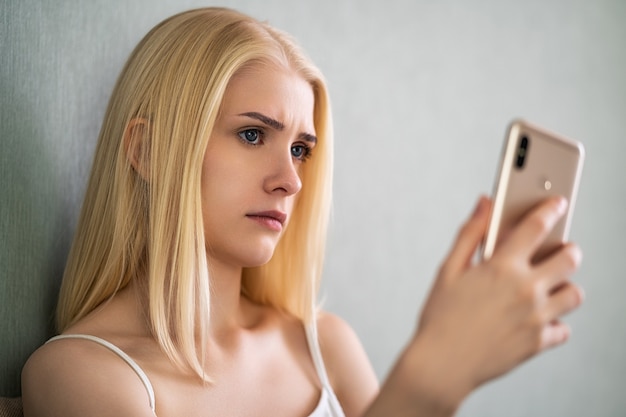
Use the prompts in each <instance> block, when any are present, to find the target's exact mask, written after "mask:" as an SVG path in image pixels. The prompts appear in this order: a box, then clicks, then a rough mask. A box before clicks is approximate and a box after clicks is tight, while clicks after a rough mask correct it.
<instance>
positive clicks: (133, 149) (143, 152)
mask: <svg viewBox="0 0 626 417" xmlns="http://www.w3.org/2000/svg"><path fill="white" fill-rule="evenodd" d="M124 151H125V152H126V159H127V160H128V162H129V163H130V165H131V166H132V167H133V169H134V170H135V172H137V174H139V176H141V177H142V178H143V179H144V180H146V181H147V180H148V179H149V177H150V175H149V172H150V171H149V161H150V122H149V121H148V119H146V118H144V117H136V118H134V119H132V120H131V121H130V122H128V125H127V126H126V130H125V131H124Z"/></svg>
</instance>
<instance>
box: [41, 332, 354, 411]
mask: <svg viewBox="0 0 626 417" xmlns="http://www.w3.org/2000/svg"><path fill="white" fill-rule="evenodd" d="M305 330H306V338H307V343H308V345H309V350H310V352H311V357H312V358H313V364H314V365H315V370H316V371H317V376H318V378H319V379H320V382H321V384H322V393H321V395H320V400H319V402H318V403H317V407H315V410H313V412H312V413H311V414H310V415H309V416H308V417H345V415H344V413H343V409H342V408H341V405H340V404H339V401H338V400H337V396H336V395H335V392H334V391H333V388H332V387H331V385H330V381H329V379H328V375H327V374H326V367H325V366H324V360H323V358H322V352H321V351H320V347H319V341H318V338H317V326H316V324H315V323H311V324H308V325H306V326H305ZM59 339H86V340H90V341H92V342H95V343H98V344H100V345H102V346H104V347H106V348H107V349H109V350H111V351H112V352H114V353H115V354H117V355H118V356H119V357H120V358H121V359H123V360H124V361H125V362H126V363H127V364H128V365H129V366H130V367H131V368H132V369H133V371H135V373H136V374H137V376H138V377H139V379H140V380H141V382H142V383H143V385H144V386H145V387H146V391H147V392H148V401H149V404H150V409H151V410H152V412H153V413H154V415H156V412H155V404H156V400H155V397H154V389H153V388H152V383H150V379H148V376H147V375H146V373H145V372H144V371H143V369H141V367H140V366H139V365H138V364H137V362H135V361H134V360H133V359H132V358H131V357H130V356H128V355H127V354H126V353H124V351H123V350H121V349H120V348H118V347H117V346H115V345H114V344H112V343H110V342H108V341H106V340H104V339H101V338H99V337H96V336H92V335H88V334H64V335H60V336H55V337H53V338H51V339H50V340H48V341H47V342H46V343H50V342H52V341H54V340H59Z"/></svg>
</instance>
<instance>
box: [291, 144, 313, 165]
mask: <svg viewBox="0 0 626 417" xmlns="http://www.w3.org/2000/svg"><path fill="white" fill-rule="evenodd" d="M291 156H293V157H294V158H296V159H299V160H301V161H306V160H307V159H308V158H309V157H310V156H311V147H310V146H307V145H304V144H300V143H296V144H295V145H293V146H292V147H291Z"/></svg>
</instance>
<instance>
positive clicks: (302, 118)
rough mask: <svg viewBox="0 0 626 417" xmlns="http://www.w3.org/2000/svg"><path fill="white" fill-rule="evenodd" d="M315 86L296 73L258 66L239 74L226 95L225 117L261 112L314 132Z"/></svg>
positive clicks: (271, 66) (280, 68)
mask: <svg viewBox="0 0 626 417" xmlns="http://www.w3.org/2000/svg"><path fill="white" fill-rule="evenodd" d="M314 105H315V96H314V93H313V87H312V86H311V84H310V83H309V82H308V81H306V80H305V79H304V77H302V76H301V75H300V74H298V73H297V72H296V71H294V70H292V69H290V68H287V67H284V66H280V65H275V64H255V65H252V66H249V67H246V68H245V69H243V70H241V71H239V72H238V73H237V74H235V75H234V76H233V77H232V78H231V80H230V82H229V83H228V86H227V87H226V91H225V93H224V99H223V102H222V109H221V113H222V114H223V115H224V116H227V115H238V114H242V113H246V112H252V111H255V112H261V113H263V114H265V115H267V116H270V117H272V118H275V119H276V120H279V121H281V122H283V123H284V124H285V125H287V126H289V125H295V126H298V127H300V128H301V129H306V130H308V131H313V130H314V125H313V111H314Z"/></svg>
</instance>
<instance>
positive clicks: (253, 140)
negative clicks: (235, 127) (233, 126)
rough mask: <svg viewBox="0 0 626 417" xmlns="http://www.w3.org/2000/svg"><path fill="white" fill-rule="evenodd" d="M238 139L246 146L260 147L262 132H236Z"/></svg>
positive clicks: (252, 130) (248, 130)
mask: <svg viewBox="0 0 626 417" xmlns="http://www.w3.org/2000/svg"><path fill="white" fill-rule="evenodd" d="M237 135H238V136H239V138H240V139H241V140H242V141H243V142H244V143H246V144H248V145H260V144H261V139H262V136H263V132H261V131H260V130H259V129H245V130H242V131H241V132H238V133H237Z"/></svg>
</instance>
